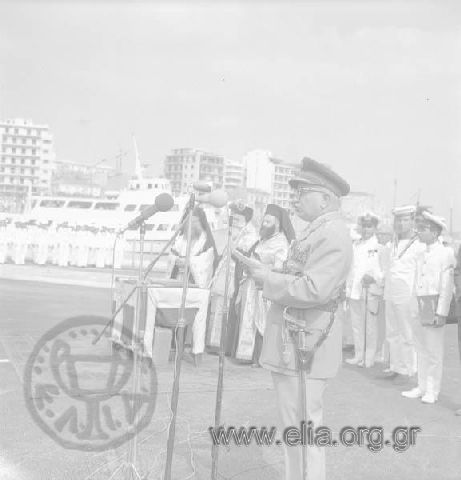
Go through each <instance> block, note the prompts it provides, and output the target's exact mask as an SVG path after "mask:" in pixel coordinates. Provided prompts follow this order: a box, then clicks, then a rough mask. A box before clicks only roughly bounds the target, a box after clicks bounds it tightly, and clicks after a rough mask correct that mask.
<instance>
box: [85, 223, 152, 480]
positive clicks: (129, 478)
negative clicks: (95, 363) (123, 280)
mask: <svg viewBox="0 0 461 480" xmlns="http://www.w3.org/2000/svg"><path fill="white" fill-rule="evenodd" d="M139 227H140V228H139V266H138V281H137V283H136V286H135V287H134V289H133V292H134V291H137V292H138V298H137V301H136V314H135V320H134V326H133V332H132V337H131V349H132V352H133V383H132V385H131V398H132V399H133V401H134V405H133V407H134V412H135V414H134V419H133V426H136V424H137V421H138V418H139V409H138V404H139V397H138V389H139V377H140V359H139V355H141V353H140V352H139V350H140V349H141V347H140V345H139V339H140V338H142V335H141V332H139V335H138V330H139V325H145V324H146V317H147V283H146V280H145V277H144V276H143V263H144V239H145V235H146V224H145V222H144V221H143V222H142V223H141V224H140V226H139ZM131 296H132V293H131V294H130V296H129V297H128V298H127V299H126V300H125V302H123V305H125V304H126V303H127V302H128V300H129V298H130V297H131ZM114 318H115V317H114ZM111 321H112V319H111ZM108 325H109V324H107V325H106V326H105V328H104V330H105V329H106V328H107V326H108ZM104 330H103V332H104ZM103 332H101V333H100V334H99V337H98V338H97V339H96V340H95V341H93V344H94V343H96V341H97V340H99V338H100V337H101V336H102V333H103ZM137 449H138V446H137V435H136V433H135V434H134V435H133V437H132V438H131V440H130V445H129V448H128V460H127V461H124V462H123V463H122V464H121V465H120V466H119V467H118V468H117V469H116V470H115V472H114V473H113V474H112V475H111V478H114V476H115V475H116V473H117V472H119V471H122V472H123V471H125V472H126V476H125V479H126V480H142V479H141V475H140V474H139V472H138V470H137V468H136V461H137Z"/></svg>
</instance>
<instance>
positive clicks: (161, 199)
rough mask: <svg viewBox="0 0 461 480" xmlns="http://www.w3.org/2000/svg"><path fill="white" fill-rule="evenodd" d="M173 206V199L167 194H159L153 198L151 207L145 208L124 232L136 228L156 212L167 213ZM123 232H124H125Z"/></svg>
mask: <svg viewBox="0 0 461 480" xmlns="http://www.w3.org/2000/svg"><path fill="white" fill-rule="evenodd" d="M173 205H174V200H173V197H172V196H171V195H170V194H168V193H161V194H160V195H157V196H156V197H155V202H154V204H153V205H151V206H149V207H146V208H145V209H144V210H142V212H141V214H140V215H138V216H137V217H136V218H135V219H133V220H131V222H130V223H129V224H128V226H127V227H126V228H125V230H130V229H132V228H138V227H139V225H141V223H143V222H144V221H145V220H147V219H148V218H150V217H152V215H154V214H155V213H157V212H168V210H171V209H172V208H173ZM125 230H124V231H125Z"/></svg>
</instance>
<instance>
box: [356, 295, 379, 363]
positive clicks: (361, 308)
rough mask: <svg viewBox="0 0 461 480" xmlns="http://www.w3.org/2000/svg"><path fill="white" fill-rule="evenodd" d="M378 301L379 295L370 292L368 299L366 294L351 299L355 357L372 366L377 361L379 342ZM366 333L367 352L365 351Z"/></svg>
mask: <svg viewBox="0 0 461 480" xmlns="http://www.w3.org/2000/svg"><path fill="white" fill-rule="evenodd" d="M378 302H379V297H376V296H374V295H371V294H368V301H366V298H365V294H364V296H363V297H362V298H361V299H360V300H353V299H350V300H349V305H350V311H351V322H352V333H353V335H354V349H355V358H356V359H357V360H359V361H361V362H362V361H365V366H371V365H373V363H374V361H375V355H376V349H377V344H378V317H377V313H378V307H379V304H378ZM365 303H367V309H365ZM365 322H366V323H365ZM365 334H366V337H367V338H366V352H364V349H365ZM364 353H365V355H364Z"/></svg>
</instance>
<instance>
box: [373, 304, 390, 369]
mask: <svg viewBox="0 0 461 480" xmlns="http://www.w3.org/2000/svg"><path fill="white" fill-rule="evenodd" d="M377 321H378V340H377V346H376V356H375V361H376V362H385V363H387V362H388V361H389V346H388V344H387V342H386V341H385V340H386V302H385V301H384V299H383V297H380V298H379V305H378V318H377Z"/></svg>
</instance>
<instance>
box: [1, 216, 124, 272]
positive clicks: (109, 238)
mask: <svg viewBox="0 0 461 480" xmlns="http://www.w3.org/2000/svg"><path fill="white" fill-rule="evenodd" d="M114 240H115V232H114V231H113V230H111V231H109V230H108V229H98V228H96V227H91V226H85V227H83V226H70V225H68V224H59V225H53V224H51V225H48V224H37V225H36V224H30V223H24V222H16V223H8V224H6V223H5V222H3V223H0V264H2V263H6V262H8V261H12V262H13V263H15V264H16V265H24V264H25V262H26V259H28V260H31V261H32V262H33V263H35V264H37V265H45V264H47V263H51V264H53V265H59V266H61V267H67V266H69V265H70V266H77V267H87V266H89V265H94V266H96V267H97V268H104V267H106V266H112V264H114V265H115V267H116V268H121V266H122V262H123V253H124V249H125V247H126V242H125V240H124V238H123V236H121V237H120V238H119V239H118V240H117V243H116V248H115V255H113V247H114Z"/></svg>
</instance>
